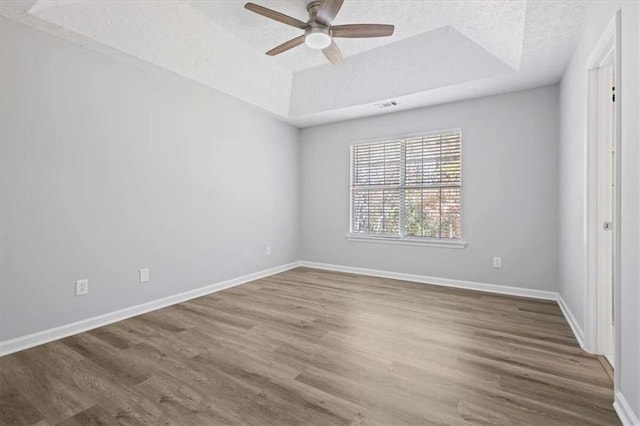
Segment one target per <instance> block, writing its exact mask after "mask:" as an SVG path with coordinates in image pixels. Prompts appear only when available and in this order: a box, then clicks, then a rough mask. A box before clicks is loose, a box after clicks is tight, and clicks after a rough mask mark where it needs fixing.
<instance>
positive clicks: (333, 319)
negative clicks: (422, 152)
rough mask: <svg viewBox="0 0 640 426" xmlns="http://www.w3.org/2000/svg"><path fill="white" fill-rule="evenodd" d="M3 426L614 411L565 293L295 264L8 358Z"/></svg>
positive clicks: (586, 417) (509, 419)
mask: <svg viewBox="0 0 640 426" xmlns="http://www.w3.org/2000/svg"><path fill="white" fill-rule="evenodd" d="M0 372H1V376H0V380H1V381H0V424H7V425H23V424H37V425H53V424H61V425H90V424H91V425H140V424H154V425H155V424H158V425H159V424H172V425H217V424H247V425H290V424H291V425H293V424H308V425H417V424H420V425H469V424H482V425H614V424H619V421H618V419H617V417H616V415H615V413H614V411H613V408H612V399H613V392H612V384H611V382H610V380H609V378H608V376H607V374H606V373H605V371H604V370H603V368H602V366H601V365H600V363H599V361H598V359H597V358H595V357H592V356H590V355H588V354H585V353H584V352H582V351H581V350H580V348H579V347H578V345H577V343H576V341H575V339H574V337H573V335H572V333H571V330H570V329H569V326H568V324H567V323H566V321H565V319H564V318H563V316H562V314H561V312H560V310H559V308H558V306H557V305H556V304H555V303H554V302H545V301H537V300H530V299H524V298H516V297H506V296H497V295H491V294H487V293H479V292H473V291H468V290H458V289H449V288H444V287H437V286H429V285H425V284H416V283H410V282H403V281H395V280H390V279H382V278H372V277H365V276H358V275H351V274H342V273H334V272H326V271H319V270H313V269H306V268H298V269H294V270H291V271H287V272H284V273H282V274H278V275H274V276H272V277H269V278H265V279H261V280H258V281H254V282H252V283H249V284H245V285H242V286H239V287H236V288H233V289H229V290H225V291H222V292H219V293H215V294H212V295H209V296H205V297H201V298H198V299H194V300H192V301H189V302H185V303H181V304H179V305H175V306H172V307H169V308H165V309H162V310H159V311H155V312H152V313H149V314H145V315H141V316H139V317H136V318H132V319H129V320H126V321H121V322H118V323H115V324H112V325H109V326H106V327H102V328H99V329H96V330H92V331H89V332H86V333H82V334H80V335H76V336H73V337H69V338H66V339H63V340H60V341H57V342H52V343H49V344H46V345H42V346H39V347H36V348H32V349H29V350H26V351H22V352H19V353H16V354H13V355H9V356H5V357H2V358H0Z"/></svg>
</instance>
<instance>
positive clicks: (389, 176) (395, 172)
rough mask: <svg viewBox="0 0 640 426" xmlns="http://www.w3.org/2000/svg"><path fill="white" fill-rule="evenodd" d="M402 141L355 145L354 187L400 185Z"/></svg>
mask: <svg viewBox="0 0 640 426" xmlns="http://www.w3.org/2000/svg"><path fill="white" fill-rule="evenodd" d="M401 144H402V141H389V142H376V143H371V144H360V145H354V147H353V159H352V160H353V165H352V169H353V176H352V182H353V186H354V187H358V186H372V185H400V155H401Z"/></svg>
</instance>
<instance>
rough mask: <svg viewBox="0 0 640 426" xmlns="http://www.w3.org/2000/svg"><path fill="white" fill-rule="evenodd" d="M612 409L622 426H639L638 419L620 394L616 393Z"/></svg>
mask: <svg viewBox="0 0 640 426" xmlns="http://www.w3.org/2000/svg"><path fill="white" fill-rule="evenodd" d="M613 408H615V410H616V413H618V417H620V421H621V422H622V424H623V426H640V419H639V418H638V416H637V415H636V414H635V413H634V412H633V410H632V409H631V407H630V406H629V403H628V402H627V400H626V399H625V397H624V395H622V392H616V395H615V397H614V400H613Z"/></svg>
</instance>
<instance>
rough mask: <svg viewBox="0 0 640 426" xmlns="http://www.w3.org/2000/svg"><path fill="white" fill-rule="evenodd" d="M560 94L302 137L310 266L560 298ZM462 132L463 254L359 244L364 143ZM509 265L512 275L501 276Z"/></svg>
mask: <svg viewBox="0 0 640 426" xmlns="http://www.w3.org/2000/svg"><path fill="white" fill-rule="evenodd" d="M557 94H558V88H557V86H549V87H544V88H539V89H534V90H529V91H522V92H516V93H511V94H507V95H500V96H494V97H488V98H482V99H477V100H471V101H465V102H458V103H452V104H447V105H442V106H437V107H430V108H424V109H418V110H411V111H404V112H398V113H394V114H387V115H381V116H376V117H370V118H363V119H359V120H353V121H347V122H341V123H336V124H329V125H324V126H319V127H314V128H309V129H304V130H302V131H301V147H300V175H301V186H300V201H301V222H300V223H301V237H302V239H301V243H302V257H303V259H304V260H308V261H315V262H324V263H333V264H338V265H348V266H357V267H364V268H373V269H382V270H387V271H396V272H404V273H413V274H421V275H427V276H433V277H439V278H450V279H460V280H469V281H476V282H484V283H491V284H501V285H509V286H517V287H524V288H531V289H539V290H556V279H557V233H558V225H557V204H556V199H557V188H556V185H557V174H556V170H557V136H558V135H557V119H558V118H557V117H558V108H557ZM458 127H459V128H462V132H463V141H462V152H463V159H462V162H463V166H462V167H463V170H462V173H463V178H462V179H463V190H462V221H463V222H462V226H463V233H464V235H463V239H464V240H466V241H467V242H468V246H467V247H466V248H465V249H463V250H458V249H449V248H435V247H416V246H401V245H389V244H380V243H369V242H355V241H348V240H346V239H345V235H346V234H347V232H348V230H349V146H350V143H351V142H352V141H354V140H365V139H376V138H384V137H387V136H397V135H403V134H410V133H417V132H421V131H430V130H438V129H448V128H458ZM493 256H502V258H503V267H502V269H494V268H493V267H492V258H493Z"/></svg>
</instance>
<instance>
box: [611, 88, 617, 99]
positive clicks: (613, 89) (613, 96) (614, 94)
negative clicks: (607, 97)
mask: <svg viewBox="0 0 640 426" xmlns="http://www.w3.org/2000/svg"><path fill="white" fill-rule="evenodd" d="M611 91H612V92H613V94H612V95H611V101H612V102H615V101H616V86H613V87H612V88H611Z"/></svg>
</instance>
